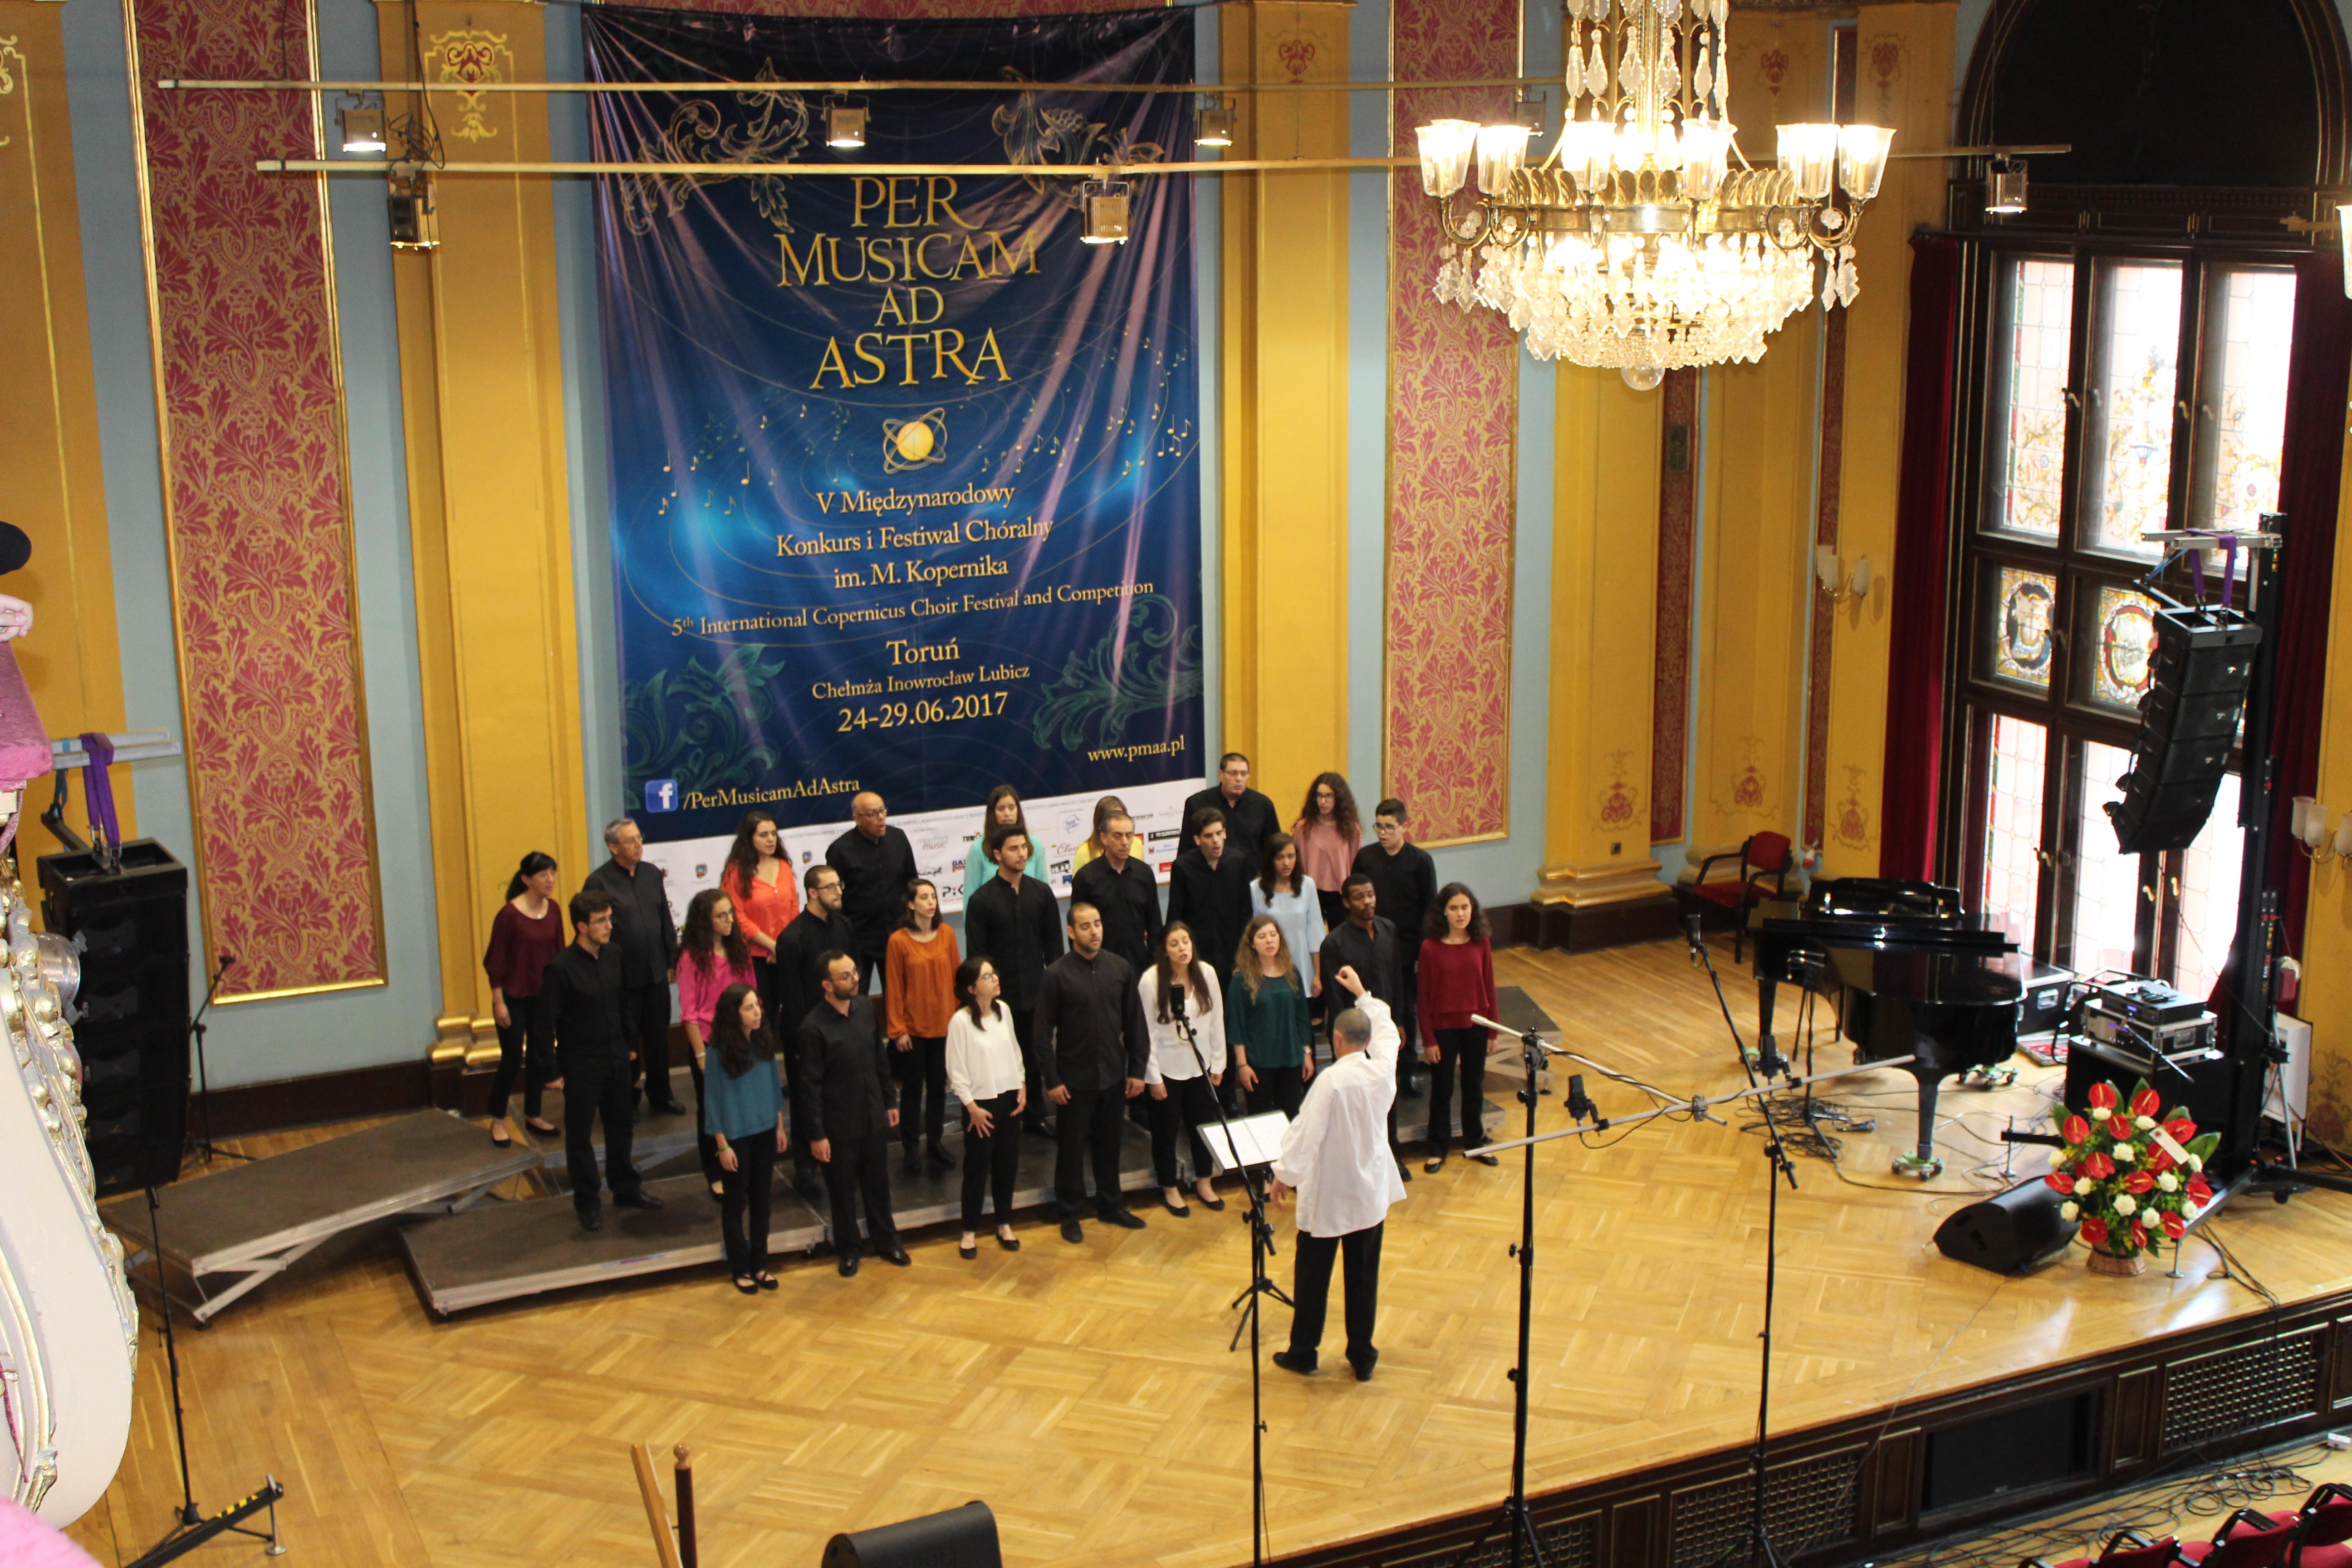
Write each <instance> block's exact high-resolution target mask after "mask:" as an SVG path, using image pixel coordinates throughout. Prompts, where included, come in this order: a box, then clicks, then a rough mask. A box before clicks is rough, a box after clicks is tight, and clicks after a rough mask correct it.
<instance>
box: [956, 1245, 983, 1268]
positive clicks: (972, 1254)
mask: <svg viewBox="0 0 2352 1568" xmlns="http://www.w3.org/2000/svg"><path fill="white" fill-rule="evenodd" d="M956 1256H957V1257H958V1258H962V1259H963V1260H964V1261H965V1262H966V1263H969V1262H971V1260H972V1259H973V1258H978V1257H979V1256H980V1247H979V1246H978V1244H976V1243H975V1244H974V1245H972V1246H971V1247H966V1246H965V1245H964V1244H963V1243H962V1242H961V1241H959V1242H957V1243H956Z"/></svg>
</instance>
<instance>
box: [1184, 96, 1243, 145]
mask: <svg viewBox="0 0 2352 1568" xmlns="http://www.w3.org/2000/svg"><path fill="white" fill-rule="evenodd" d="M1192 140H1193V141H1195V142H1199V143H1200V144H1201V145H1202V146H1203V147H1230V146H1232V145H1233V144H1234V111H1233V110H1231V109H1229V108H1227V107H1226V106H1225V100H1223V99H1222V98H1216V97H1209V98H1204V99H1202V102H1201V114H1200V122H1199V124H1198V126H1197V127H1196V128H1195V129H1194V131H1193V132H1192Z"/></svg>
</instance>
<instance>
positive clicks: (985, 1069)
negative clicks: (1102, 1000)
mask: <svg viewBox="0 0 2352 1568" xmlns="http://www.w3.org/2000/svg"><path fill="white" fill-rule="evenodd" d="M947 1056H948V1089H949V1090H950V1092H951V1093H953V1094H954V1096H955V1097H956V1099H958V1100H961V1101H962V1102H963V1103H964V1104H965V1105H967V1106H969V1105H973V1104H976V1103H977V1102H979V1101H981V1100H994V1099H995V1098H996V1097H997V1096H998V1095H1000V1094H1010V1093H1012V1092H1013V1090H1014V1089H1019V1088H1020V1087H1021V1079H1022V1070H1021V1042H1020V1040H1019V1039H1018V1038H1017V1037H1015V1036H1014V1035H1013V1015H1012V1014H1011V1013H1009V1012H1007V1011H1006V1010H1005V1006H1004V1004H1003V1003H1002V1002H998V1003H995V1004H993V1005H992V1011H991V1013H990V1014H989V1016H988V1018H987V1021H986V1022H984V1023H979V1024H975V1023H973V1022H972V1021H971V1008H969V1007H958V1008H957V1009H956V1010H955V1016H954V1017H952V1018H950V1019H949V1020H948V1050H947Z"/></svg>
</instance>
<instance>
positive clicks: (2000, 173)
mask: <svg viewBox="0 0 2352 1568" xmlns="http://www.w3.org/2000/svg"><path fill="white" fill-rule="evenodd" d="M2024 210H2025V160H2024V159H2022V158H2004V157H2000V156H1995V157H1994V159H1993V160H1992V163H1991V164H1990V167H1989V168H1988V169H1987V170H1986V172H1985V211H1987V212H1989V213H2001V214H2010V213H2021V212H2023V211H2024Z"/></svg>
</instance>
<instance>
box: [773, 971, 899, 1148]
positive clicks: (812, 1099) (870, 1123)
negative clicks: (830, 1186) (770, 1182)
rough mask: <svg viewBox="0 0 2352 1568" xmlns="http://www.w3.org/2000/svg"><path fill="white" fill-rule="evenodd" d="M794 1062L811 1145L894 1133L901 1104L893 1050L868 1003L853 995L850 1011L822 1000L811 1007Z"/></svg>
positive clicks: (862, 998) (800, 1033)
mask: <svg viewBox="0 0 2352 1568" xmlns="http://www.w3.org/2000/svg"><path fill="white" fill-rule="evenodd" d="M794 1059H795V1060H796V1061H798V1062H799V1064H800V1074H801V1082H800V1088H801V1092H802V1093H803V1094H804V1095H805V1096H806V1097H807V1100H806V1103H805V1105H804V1106H803V1110H802V1114H803V1115H804V1116H806V1117H807V1118H808V1122H807V1127H808V1135H809V1139H810V1141H811V1142H814V1141H816V1140H818V1139H834V1138H839V1139H842V1140H844V1141H849V1140H854V1139H858V1138H871V1137H873V1136H874V1135H875V1134H876V1133H877V1132H887V1131H889V1130H890V1116H889V1112H890V1111H891V1110H892V1109H893V1108H894V1107H896V1106H897V1104H898V1100H896V1099H895V1098H893V1095H892V1092H891V1080H890V1049H889V1047H887V1046H886V1045H884V1044H883V1043H882V1025H881V1023H880V1021H879V1020H878V1019H877V1016H876V1015H875V1012H874V1004H873V1002H872V1001H871V1000H870V999H868V998H866V997H864V996H856V997H852V998H851V999H850V1003H849V1011H848V1012H846V1013H838V1012H835V1010H834V1008H833V1005H832V1004H830V1003H824V1002H820V1003H819V1004H818V1005H816V1006H814V1007H812V1008H810V1009H809V1015H808V1017H807V1018H806V1019H805V1020H804V1021H803V1023H802V1025H801V1026H800V1031H799V1034H798V1037H797V1038H796V1041H795V1055H794Z"/></svg>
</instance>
